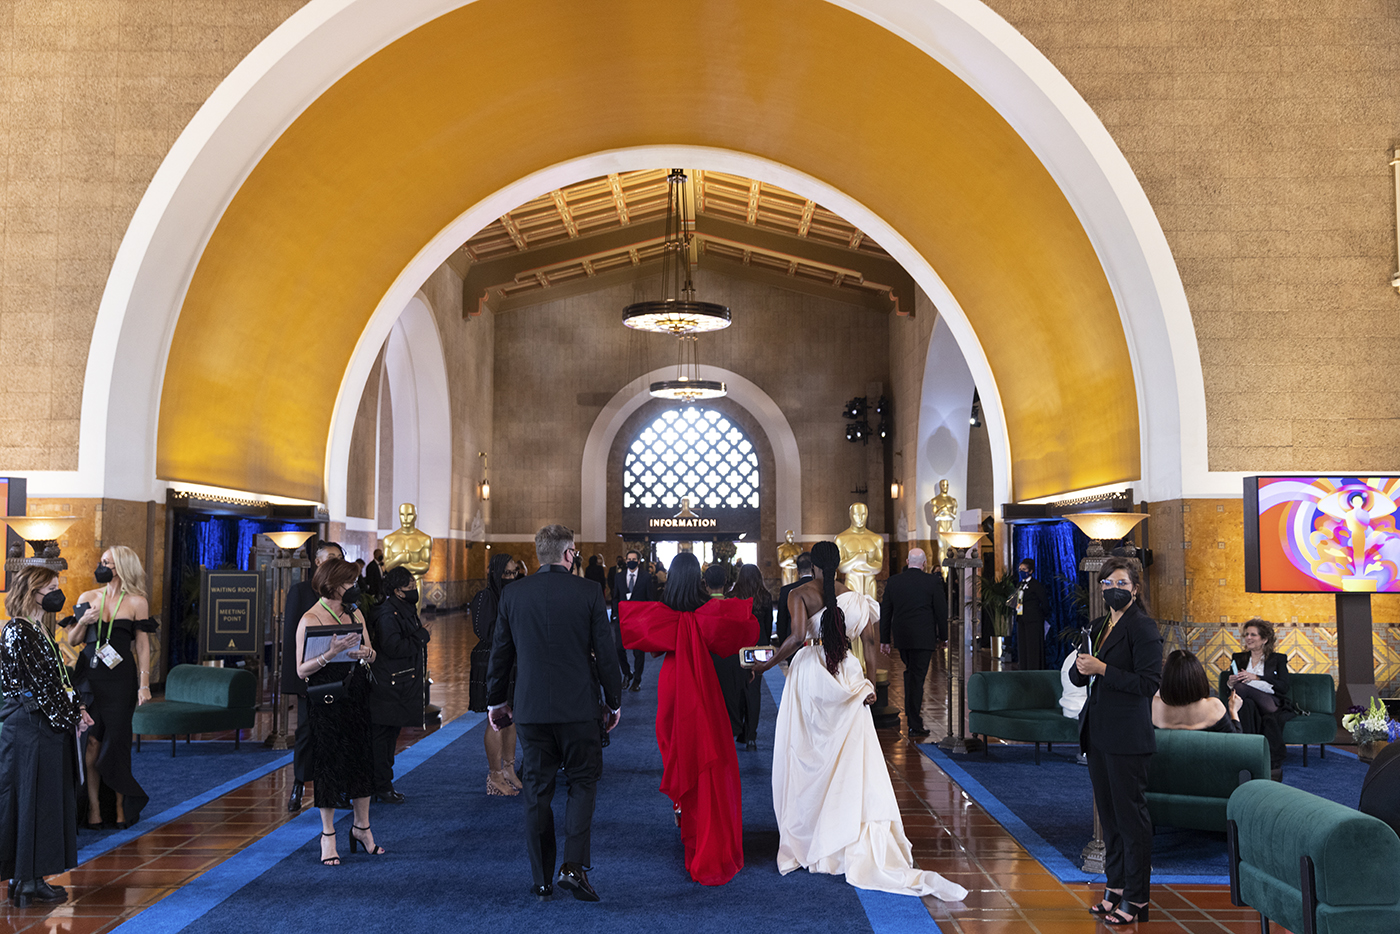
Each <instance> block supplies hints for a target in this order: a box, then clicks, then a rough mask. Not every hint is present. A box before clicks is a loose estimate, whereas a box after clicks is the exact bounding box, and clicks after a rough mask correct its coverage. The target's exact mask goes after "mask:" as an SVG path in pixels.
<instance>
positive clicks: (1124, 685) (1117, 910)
mask: <svg viewBox="0 0 1400 934" xmlns="http://www.w3.org/2000/svg"><path fill="white" fill-rule="evenodd" d="M1101 573H1102V575H1103V579H1102V580H1101V581H1100V586H1102V587H1103V602H1104V604H1105V605H1107V607H1108V615H1107V616H1104V617H1101V618H1100V619H1097V620H1095V621H1094V623H1093V624H1092V625H1091V627H1090V629H1089V639H1090V642H1091V644H1090V645H1089V646H1088V648H1089V649H1090V651H1088V652H1085V651H1082V648H1083V647H1081V651H1080V654H1079V656H1078V658H1076V659H1075V663H1074V667H1073V668H1071V669H1070V670H1069V677H1070V680H1071V681H1073V682H1074V683H1075V684H1077V685H1079V686H1080V687H1086V686H1087V687H1088V688H1089V698H1088V700H1087V701H1086V702H1085V704H1084V713H1083V715H1082V716H1081V717H1080V720H1079V745H1080V748H1081V749H1082V750H1083V751H1084V753H1085V754H1086V755H1087V757H1088V761H1089V780H1090V782H1092V783H1093V786H1094V804H1095V805H1097V806H1098V810H1099V821H1100V822H1101V823H1102V824H1103V843H1104V874H1105V875H1107V876H1108V885H1107V888H1106V890H1105V892H1104V897H1103V901H1101V902H1099V903H1097V904H1095V905H1094V906H1093V907H1092V908H1090V909H1089V911H1090V912H1091V913H1093V914H1095V915H1098V916H1099V917H1100V918H1101V920H1102V921H1103V923H1104V924H1107V925H1110V926H1116V925H1124V924H1132V923H1133V922H1134V921H1146V920H1147V917H1148V912H1147V904H1148V898H1149V895H1150V889H1151V883H1152V818H1151V816H1149V815H1148V813H1147V765H1148V762H1150V761H1151V759H1152V753H1154V752H1156V751H1157V740H1156V733H1155V732H1154V731H1153V729H1152V695H1154V694H1156V693H1157V687H1158V685H1159V684H1161V681H1162V634H1161V632H1160V631H1158V629H1157V623H1156V621H1155V620H1154V619H1152V617H1151V616H1148V615H1147V608H1146V607H1145V606H1143V604H1142V568H1141V566H1140V565H1139V564H1138V563H1137V561H1135V560H1133V559H1131V558H1116V557H1115V558H1109V559H1108V560H1107V561H1105V562H1104V564H1103V570H1102V572H1101Z"/></svg>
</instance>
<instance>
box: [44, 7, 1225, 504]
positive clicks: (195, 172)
mask: <svg viewBox="0 0 1400 934" xmlns="http://www.w3.org/2000/svg"><path fill="white" fill-rule="evenodd" d="M831 2H837V3H838V4H839V5H840V6H842V7H844V8H846V9H848V10H851V11H852V12H854V13H856V14H858V15H861V16H864V17H866V18H867V19H869V20H871V21H872V22H875V23H877V24H879V25H880V26H882V27H883V28H886V29H889V30H890V31H892V32H894V33H896V34H897V35H899V36H901V37H903V38H904V39H905V40H906V41H908V42H910V43H911V44H913V45H914V46H916V47H917V48H919V49H921V50H923V51H924V52H925V53H926V54H928V55H930V56H931V57H933V58H934V59H936V60H937V61H938V62H939V63H941V64H942V65H944V66H945V67H947V68H949V69H950V70H951V71H953V72H954V73H955V74H957V75H958V76H959V77H960V78H962V80H964V81H966V82H967V83H968V84H969V85H970V86H971V87H972V88H974V89H975V90H977V91H978V93H980V94H981V95H982V97H983V98H985V99H986V100H987V101H988V102H989V103H990V104H991V105H992V106H993V107H994V108H996V109H997V111H998V112H999V113H1001V114H1002V115H1003V117H1004V118H1005V119H1007V120H1008V121H1009V122H1010V123H1011V125H1012V126H1013V127H1015V129H1016V130H1017V132H1018V133H1020V135H1021V136H1022V138H1023V139H1025V141H1026V142H1027V144H1028V145H1029V146H1030V147H1031V148H1032V150H1033V151H1034V152H1035V153H1036V154H1037V156H1038V157H1039V158H1040V159H1041V161H1042V162H1043V163H1044V164H1045V165H1046V167H1047V168H1048V170H1049V171H1050V172H1051V173H1052V175H1053V176H1054V178H1055V179H1056V181H1057V183H1058V184H1059V185H1060V187H1061V189H1062V190H1063V191H1064V193H1065V195H1066V197H1067V198H1069V200H1070V202H1071V204H1072V205H1073V206H1074V208H1075V210H1076V211H1077V212H1078V215H1079V218H1080V220H1081V222H1082V223H1083V224H1084V227H1085V229H1086V231H1087V232H1088V235H1089V237H1090V238H1091V240H1092V242H1093V243H1094V245H1095V247H1096V249H1097V250H1098V252H1099V256H1100V258H1101V260H1102V261H1103V265H1104V268H1105V270H1106V272H1107V275H1108V278H1109V282H1110V284H1111V286H1112V288H1113V290H1114V293H1115V296H1116V297H1117V299H1118V304H1119V308H1120V310H1121V314H1122V317H1123V322H1124V329H1125V332H1126V334H1127V337H1128V344H1129V349H1130V353H1131V354H1132V359H1133V363H1134V369H1135V375H1136V377H1137V380H1138V389H1139V407H1140V412H1141V414H1142V429H1143V436H1142V445H1143V465H1144V466H1143V473H1144V478H1143V483H1142V487H1143V489H1142V493H1143V495H1145V496H1150V497H1152V498H1154V499H1163V498H1172V497H1174V496H1181V495H1186V496H1216V495H1238V493H1239V490H1240V486H1239V478H1240V477H1241V476H1242V474H1240V473H1212V472H1210V471H1208V470H1207V462H1206V412H1205V391H1204V385H1203V382H1202V377H1201V367H1200V358H1199V353H1198V351H1197V347H1196V340H1195V331H1194V328H1193V326H1192V324H1191V318H1190V312H1189V309H1188V307H1187V304H1186V298H1185V292H1184V290H1183V289H1182V286H1181V281H1180V277H1179V276H1178V274H1177V271H1176V266H1175V263H1174V262H1173V261H1172V258H1171V254H1170V251H1169V249H1168V247H1167V243H1166V238H1165V236H1164V235H1163V233H1162V230H1161V227H1160V225H1159V224H1158V222H1157V219H1156V216H1155V215H1154V214H1153V212H1152V209H1151V206H1150V205H1149V203H1148V201H1147V197H1146V195H1145V194H1144V193H1143V191H1142V188H1141V186H1140V185H1139V184H1138V182H1137V179H1136V177H1135V176H1134V175H1133V173H1132V170H1131V168H1130V167H1129V166H1128V163H1127V160H1126V159H1125V158H1124V157H1123V155H1122V153H1121V152H1119V151H1118V148H1117V146H1116V145H1115V144H1114V143H1113V141H1112V138H1111V137H1110V136H1109V134H1108V132H1107V130H1106V129H1105V128H1104V127H1103V125H1102V123H1101V122H1100V121H1099V120H1098V118H1097V116H1095V114H1094V113H1093V111H1092V109H1091V108H1090V107H1089V106H1088V105H1087V104H1086V103H1085V102H1084V100H1083V99H1082V98H1081V97H1080V96H1079V95H1078V93H1077V92H1075V90H1074V89H1073V87H1072V86H1071V85H1070V84H1069V82H1068V81H1067V80H1066V79H1065V78H1064V76H1063V75H1061V74H1060V73H1059V72H1058V71H1057V70H1056V69H1055V68H1054V66H1052V65H1051V64H1050V62H1049V61H1048V60H1047V59H1046V58H1045V57H1044V56H1043V55H1041V54H1040V52H1038V51H1037V50H1036V49H1035V48H1034V47H1033V46H1032V45H1031V44H1030V43H1029V42H1028V41H1026V39H1025V38H1024V37H1023V36H1021V35H1020V34H1019V33H1017V32H1016V30H1015V29H1013V28H1012V27H1011V26H1010V25H1009V24H1008V23H1006V22H1005V21H1004V20H1002V19H1001V18H1000V17H999V16H997V15H996V14H995V13H994V12H992V11H991V10H990V9H988V8H987V7H986V6H985V5H984V4H982V3H981V2H979V0H859V2H856V0H831ZM461 5H463V4H462V3H461V2H460V0H310V2H309V3H307V5H306V6H304V7H303V8H302V9H300V10H299V11H297V12H296V13H295V14H293V15H292V16H291V17H290V18H289V19H288V20H287V21H286V22H285V23H283V24H282V25H281V26H280V27H278V28H277V29H276V30H274V31H273V33H272V34H271V35H270V36H268V38H267V39H265V40H264V41H263V42H262V43H260V44H259V45H258V47H257V48H256V49H254V51H253V52H252V53H251V54H250V55H249V56H248V57H247V58H246V59H244V60H243V61H242V62H240V63H239V65H238V66H237V67H236V68H235V69H234V70H233V72H232V73H230V75H229V76H228V77H227V78H226V79H225V80H224V81H223V82H222V83H221V84H220V85H219V87H218V88H217V89H216V91H215V92H214V94H212V95H211V96H210V98H209V100H207V101H206V102H205V104H204V106H203V107H201V108H200V110H199V112H198V113H197V114H196V115H195V118H194V119H193V120H192V121H191V122H190V124H189V125H188V126H187V127H186V128H185V130H184V132H183V133H181V135H180V137H179V139H178V140H177V141H176V143H175V145H174V147H172V149H171V151H170V152H169V153H168V154H167V156H166V158H165V160H164V162H163V163H162V165H161V167H160V169H159V170H158V171H157V173H156V176H155V178H154V179H153V180H152V182H151V185H150V187H149V188H148V189H147V191H146V194H145V196H144V197H143V198H142V200H141V203H140V205H139V206H138V208H137V210H136V213H135V215H134V216H133V218H132V222H131V224H130V226H129V227H128V229H127V232H126V235H125V237H124V238H123V240H122V244H121V246H120V248H119V249H118V253H117V258H116V262H115V263H114V264H113V269H112V273H111V275H110V276H109V278H108V282H107V288H106V290H105V292H104V293H103V298H102V303H101V305H100V306H99V309H98V317H97V324H96V326H95V328H94V330H93V339H92V344H91V348H90V351H89V355H88V365H87V373H86V377H85V380H84V387H83V407H82V422H81V426H80V443H79V466H78V469H77V470H76V471H31V472H23V475H25V476H28V477H29V478H30V481H31V489H32V490H33V491H34V492H35V493H36V494H40V495H44V494H57V493H67V494H71V495H78V496H104V495H105V496H110V497H117V498H125V499H150V498H158V495H159V492H160V490H161V489H162V488H163V487H164V486H165V484H163V483H160V482H159V481H157V480H156V479H155V439H156V430H155V428H156V419H157V416H158V413H159V405H160V392H161V388H162V383H163V379H164V371H165V360H166V356H167V354H168V350H169V346H170V340H171V338H172V336H173V334H174V330H175V325H176V322H177V319H178V316H179V311H180V306H181V303H182V302H183V299H184V295H185V291H186V288H187V287H188V283H189V280H190V277H191V276H192V274H193V271H194V269H195V266H196V265H197V263H198V260H199V256H200V254H201V253H202V251H203V250H204V247H205V245H206V243H207V241H208V238H209V236H210V235H211V233H212V231H213V230H214V227H215V225H216V224H217V222H218V219H219V217H220V216H221V215H222V213H223V210H224V208H225V207H226V206H227V204H228V203H229V201H230V200H231V199H232V197H233V195H234V193H235V192H236V191H237V190H238V187H239V185H241V184H242V182H243V180H244V179H245V178H246V177H247V175H248V173H249V172H251V171H252V169H253V167H254V166H256V164H257V162H258V160H259V159H260V158H261V157H262V155H263V154H264V153H265V152H266V151H267V149H268V148H269V147H270V146H271V145H272V143H273V142H274V141H275V140H276V139H277V137H278V135H279V134H280V133H281V132H282V131H283V130H284V129H285V128H286V127H287V126H288V125H290V124H291V122H292V121H293V120H294V119H296V117H297V116H298V115H299V114H300V113H301V112H302V111H303V110H304V109H305V108H306V106H308V105H309V104H310V103H311V102H312V101H313V100H315V99H316V97H317V96H318V95H319V94H320V93H322V92H323V91H324V90H325V89H326V88H328V87H329V86H330V85H331V84H333V83H334V82H335V81H336V80H338V79H339V78H340V77H341V76H343V75H344V74H346V73H347V72H348V71H350V70H351V69H352V68H354V67H355V66H356V65H358V64H359V63H360V62H362V61H364V60H365V59H366V58H368V57H369V56H370V55H372V54H374V53H375V52H376V51H378V50H380V49H382V48H383V47H385V46H386V45H388V44H390V43H391V42H393V41H394V40H396V39H398V38H399V37H401V36H403V35H404V34H406V33H408V32H410V31H412V30H413V29H414V28H416V27H418V26H420V25H422V24H423V23H425V22H428V21H429V20H431V19H433V18H435V17H437V16H439V15H442V14H444V13H446V12H449V11H450V10H452V9H455V8H457V7H459V6H461ZM704 152H705V154H707V155H708V156H709V159H708V161H699V159H698V158H697V155H696V154H695V150H693V149H691V148H690V147H675V146H657V147H646V148H642V149H635V150H628V151H627V152H626V153H625V154H624V153H616V152H613V153H598V154H594V155H591V156H587V157H585V158H582V159H578V160H573V161H571V162H568V163H565V164H561V165H559V166H555V167H552V168H550V169H547V170H545V171H543V172H540V173H537V174H536V175H534V176H532V177H530V178H528V179H523V180H521V181H519V182H517V183H515V184H513V185H510V186H507V187H506V188H505V189H502V190H501V191H500V192H498V193H497V194H496V195H494V196H492V197H490V198H487V199H485V200H483V201H482V202H481V203H479V204H477V205H474V206H473V207H472V208H470V209H469V210H468V211H466V212H465V213H464V214H463V215H462V216H461V217H459V218H458V219H457V220H456V221H454V222H453V223H452V224H450V225H448V227H446V228H445V229H444V230H443V231H442V232H441V233H440V234H439V235H438V236H437V237H435V238H434V239H433V240H432V241H431V242H430V243H429V244H427V245H426V246H425V247H424V249H423V250H422V251H421V252H420V253H419V255H418V256H417V257H415V259H414V260H413V262H412V263H410V264H409V266H408V267H407V268H406V269H405V270H404V273H403V274H402V275H401V276H400V277H399V280H398V281H397V282H396V283H395V284H394V286H393V287H392V288H391V289H390V291H389V293H388V294H386V296H385V297H384V301H383V302H382V303H381V306H380V310H381V311H382V310H383V309H384V308H385V307H392V308H396V309H397V308H402V307H403V305H404V303H406V301H407V300H408V298H409V297H411V295H412V294H413V292H414V291H416V289H417V287H418V285H419V284H421V283H422V282H423V281H424V280H425V279H426V277H427V274H428V273H429V272H431V270H432V269H433V268H435V267H436V265H437V264H439V263H440V262H441V261H442V260H444V259H445V258H446V257H447V255H448V254H449V253H450V251H451V249H452V248H453V247H455V246H456V245H457V244H460V243H461V242H462V241H463V240H465V239H466V238H467V237H469V236H470V235H471V234H473V233H475V232H476V231H477V230H480V229H481V227H483V226H484V225H485V224H486V223H487V222H488V221H489V220H491V219H494V218H495V217H498V216H499V215H500V214H501V213H504V211H506V210H509V209H511V208H513V207H515V206H516V205H518V204H520V203H522V202H523V201H525V200H528V199H529V198H531V197H535V196H537V195H539V194H542V193H544V192H546V191H549V190H550V189H551V188H552V187H556V186H558V185H560V184H567V183H569V182H572V181H577V180H578V179H580V178H584V177H588V176H591V175H599V174H604V173H606V172H610V171H625V170H628V169H631V168H643V167H645V168H654V167H655V166H657V165H669V164H681V161H679V160H685V159H691V160H692V161H690V162H688V163H685V164H691V165H696V166H698V167H713V168H716V169H720V170H722V171H731V172H735V173H738V174H748V175H751V176H754V177H761V178H767V179H771V180H772V181H774V182H776V183H778V184H782V185H784V186H785V187H788V188H791V189H793V190H794V191H797V192H799V193H802V194H806V195H807V196H808V197H811V198H813V199H814V200H820V201H822V202H823V203H825V204H828V205H829V206H830V207H832V208H833V209H835V210H837V211H838V212H839V213H842V214H844V215H845V216H846V217H847V218H849V219H850V220H852V221H853V222H855V223H856V224H857V225H858V226H861V227H862V228H864V229H866V230H868V231H869V232H870V234H871V235H872V236H873V237H874V238H875V239H877V240H878V241H879V242H880V243H881V244H882V245H886V248H887V249H889V250H890V252H891V253H892V254H894V255H895V258H896V259H898V260H899V261H900V262H901V263H903V264H904V266H905V267H906V268H907V269H908V270H909V272H910V273H911V274H912V275H913V277H914V279H915V281H917V282H918V283H919V285H920V286H921V287H922V288H923V289H924V291H925V292H926V293H927V294H928V295H929V296H930V297H931V298H933V299H934V301H935V302H936V303H938V304H939V308H940V310H942V311H943V312H944V313H945V315H946V316H947V317H948V319H949V326H950V328H951V329H952V331H953V333H954V335H955V336H956V337H957V338H958V343H959V346H960V347H962V349H963V351H964V353H965V354H966V355H967V358H968V362H969V366H970V368H971V369H972V371H973V374H974V378H975V379H976V381H977V384H978V386H979V388H982V396H983V402H984V403H985V404H987V405H989V406H996V405H999V402H998V401H997V400H996V395H995V392H994V384H993V383H992V382H991V380H990V373H989V372H984V371H985V369H986V368H985V360H984V358H983V356H982V354H981V353H980V351H978V350H976V349H975V344H974V343H972V342H971V331H970V328H968V327H967V326H966V322H965V319H963V318H962V316H961V315H960V314H958V313H957V312H956V310H955V309H950V308H949V307H947V306H946V305H945V304H944V302H943V301H940V296H941V295H942V296H946V289H942V288H940V287H939V286H940V283H939V281H938V278H937V275H936V274H935V273H934V271H933V270H932V269H931V268H930V267H929V266H928V264H927V263H926V262H925V261H923V260H922V258H920V257H919V256H918V255H917V254H915V253H914V251H912V250H911V249H909V248H908V245H907V244H905V243H904V242H903V240H902V239H901V238H899V237H898V236H897V235H895V234H894V232H893V231H892V230H891V229H890V228H889V227H888V225H886V224H885V223H884V222H882V221H880V220H879V219H878V218H876V217H874V216H873V215H872V214H871V213H870V212H869V211H866V210H863V209H859V210H857V209H856V208H858V207H859V206H858V205H855V204H854V203H853V202H851V201H850V199H848V198H845V197H843V196H839V194H840V193H839V192H836V191H835V189H832V188H830V187H829V186H827V185H825V184H822V183H819V182H817V181H816V180H815V179H811V178H809V177H807V176H802V175H800V174H799V173H795V172H792V171H791V170H787V169H785V168H783V167H776V166H774V165H773V164H772V163H769V162H767V161H766V160H761V159H757V158H754V157H751V156H746V155H743V154H739V153H716V152H715V151H713V150H707V151H704ZM687 153H691V155H687ZM945 301H946V298H945ZM378 314H379V311H377V312H376V316H378ZM367 330H373V328H370V329H367ZM1162 348H1166V349H1167V350H1168V353H1167V354H1163V353H1162V352H1161V351H1162ZM357 356H358V353H357ZM347 377H349V378H350V382H351V384H353V383H354V382H355V379H354V374H353V373H347ZM361 381H362V378H361ZM989 425H990V422H989ZM997 443H998V439H996V438H994V439H993V445H994V447H995V446H996V445H997ZM328 460H329V454H328ZM328 469H329V467H328Z"/></svg>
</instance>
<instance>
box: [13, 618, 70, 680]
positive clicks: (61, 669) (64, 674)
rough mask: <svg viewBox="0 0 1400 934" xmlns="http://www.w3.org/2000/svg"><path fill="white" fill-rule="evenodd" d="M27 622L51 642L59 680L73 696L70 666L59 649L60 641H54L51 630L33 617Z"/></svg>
mask: <svg viewBox="0 0 1400 934" xmlns="http://www.w3.org/2000/svg"><path fill="white" fill-rule="evenodd" d="M25 622H27V623H29V625H31V626H33V627H34V628H35V629H37V630H39V631H40V632H41V633H43V634H44V641H45V642H47V643H48V644H49V651H50V652H52V653H53V660H54V663H55V664H57V665H58V677H59V680H60V681H62V682H63V689H64V690H65V691H67V692H68V696H69V697H72V696H73V685H72V683H71V682H70V681H69V680H68V666H67V665H65V664H63V655H62V654H61V653H60V652H59V651H58V643H57V642H55V641H54V638H53V636H51V635H49V631H48V630H47V629H45V628H44V627H43V626H41V625H40V624H38V623H36V622H34V621H33V620H32V619H30V620H25Z"/></svg>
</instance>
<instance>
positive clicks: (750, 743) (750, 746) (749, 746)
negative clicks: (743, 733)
mask: <svg viewBox="0 0 1400 934" xmlns="http://www.w3.org/2000/svg"><path fill="white" fill-rule="evenodd" d="M744 748H745V749H746V750H748V751H749V752H754V751H756V750H757V749H758V743H756V742H754V741H753V740H749V741H748V742H747V743H745V744H744Z"/></svg>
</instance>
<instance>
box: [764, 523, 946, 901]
mask: <svg viewBox="0 0 1400 934" xmlns="http://www.w3.org/2000/svg"><path fill="white" fill-rule="evenodd" d="M840 560H841V553H840V551H839V550H838V549H837V547H836V545H835V543H833V542H818V543H817V544H816V545H814V546H813V547H812V565H813V570H814V572H815V576H814V577H813V578H812V580H810V581H808V582H807V583H805V584H803V585H802V586H800V587H796V588H794V589H793V590H792V593H791V594H790V595H789V597H788V609H789V612H790V613H791V614H792V634H791V635H789V636H788V638H787V640H786V641H785V642H783V644H782V645H781V646H780V647H779V648H778V652H777V654H776V655H775V656H774V657H773V659H772V661H769V662H765V663H763V664H760V665H756V666H755V668H754V670H755V672H756V674H760V675H761V674H762V673H763V672H764V671H766V670H767V669H769V668H772V667H773V666H774V665H776V664H778V662H780V661H782V660H783V659H785V658H789V657H790V658H792V664H791V665H790V666H789V667H788V674H787V683H786V684H785V685H784V686H783V696H782V700H781V702H780V703H779V705H778V729H777V735H776V737H775V739H774V743H773V810H774V811H775V812H776V813H777V817H778V871H779V872H781V873H782V874H783V875H787V874H788V873H790V872H792V871H793V870H794V869H806V870H807V871H808V872H823V873H829V874H833V875H835V874H838V873H839V874H843V875H845V877H846V881H847V882H849V883H850V884H851V885H854V886H856V887H857V888H862V889H876V890H878V891H881V892H893V893H895V894H899V895H915V896H922V895H933V896H935V897H937V898H940V899H943V900H944V901H961V900H962V899H963V898H964V897H966V895H967V889H965V888H963V887H962V886H960V885H958V884H957V883H955V882H950V881H948V880H947V879H945V878H943V877H942V876H940V875H939V874H938V873H936V872H922V871H920V870H919V869H918V868H916V867H915V866H914V860H913V855H912V852H911V849H910V846H909V838H908V837H906V836H905V835H904V822H903V820H902V819H901V818H900V816H899V803H898V802H897V801H896V800H895V797H894V785H893V784H892V783H891V782H890V773H889V769H888V767H887V766H886V765H885V756H884V753H883V752H882V751H881V749H880V741H879V739H877V738H876V736H875V724H874V722H873V721H872V720H871V719H870V713H869V711H867V710H866V708H867V707H869V706H870V705H871V704H873V703H874V702H875V687H874V685H873V684H872V683H871V681H870V679H869V678H867V677H866V675H865V672H864V670H863V669H862V667H861V663H860V661H859V660H858V659H857V658H856V657H855V655H854V654H853V653H852V652H851V643H852V642H853V641H854V640H857V639H859V640H860V641H861V643H862V645H863V648H864V650H865V657H866V658H869V659H874V658H877V657H878V655H877V652H876V650H877V648H878V646H877V634H876V631H875V630H876V625H875V624H876V623H877V622H878V620H879V617H880V610H879V604H877V603H876V602H875V601H874V600H873V599H871V598H870V597H868V596H866V595H864V594H859V593H856V592H855V591H852V590H848V589H846V587H845V586H843V585H842V584H840V583H839V582H838V581H837V580H836V569H837V565H838V564H839V563H840Z"/></svg>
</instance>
